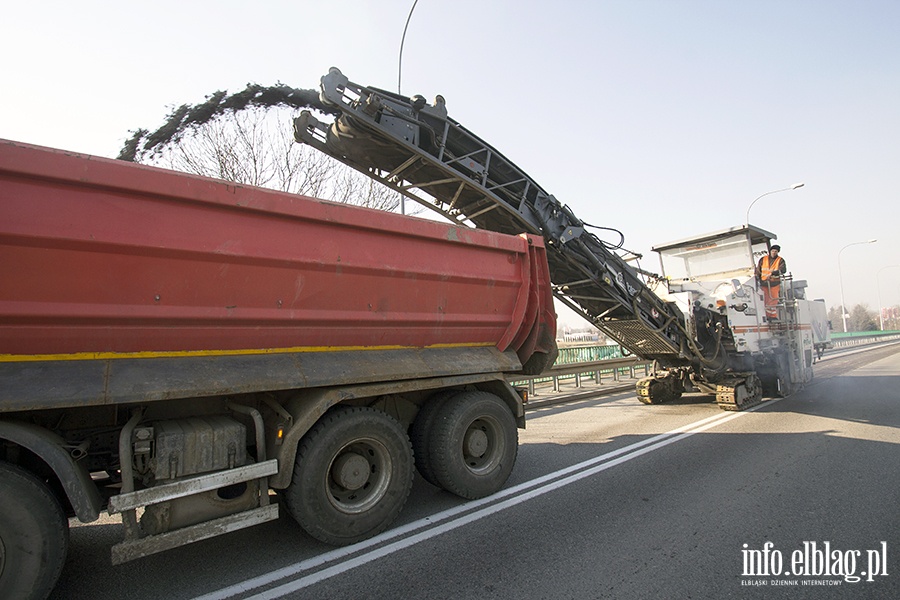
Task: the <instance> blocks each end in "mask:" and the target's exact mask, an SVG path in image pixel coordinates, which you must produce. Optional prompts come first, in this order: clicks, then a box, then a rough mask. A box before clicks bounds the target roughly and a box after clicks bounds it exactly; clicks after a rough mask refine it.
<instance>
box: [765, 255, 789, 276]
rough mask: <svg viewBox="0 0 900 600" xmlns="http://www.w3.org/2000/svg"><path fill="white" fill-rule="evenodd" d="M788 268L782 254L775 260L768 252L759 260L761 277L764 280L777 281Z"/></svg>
mask: <svg viewBox="0 0 900 600" xmlns="http://www.w3.org/2000/svg"><path fill="white" fill-rule="evenodd" d="M785 270H786V265H785V262H784V259H783V258H781V257H780V256H776V257H775V260H772V258H771V257H770V256H769V255H768V254H766V255H765V256H763V257H762V258H761V259H760V261H759V278H760V279H761V280H762V281H769V280H770V279H771V280H772V283H777V282H779V281H780V280H781V274H782V273H784V272H785Z"/></svg>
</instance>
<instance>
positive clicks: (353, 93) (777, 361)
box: [294, 68, 829, 410]
mask: <svg viewBox="0 0 900 600" xmlns="http://www.w3.org/2000/svg"><path fill="white" fill-rule="evenodd" d="M320 100H321V102H322V104H324V105H325V106H327V107H329V108H333V109H334V110H333V111H329V112H334V113H335V114H336V116H335V117H334V118H333V120H331V121H326V120H322V121H320V120H319V119H318V118H316V116H314V115H313V113H311V112H310V111H308V110H304V111H303V112H302V113H301V114H300V116H299V117H297V118H296V119H295V121H294V135H295V139H296V140H297V141H298V142H301V143H305V144H308V145H310V146H312V147H314V148H316V149H318V150H320V151H322V152H324V153H326V154H328V155H329V156H331V157H333V158H335V159H337V160H339V161H341V162H343V163H345V164H347V165H349V166H351V167H353V168H355V169H357V170H359V171H360V172H362V173H364V174H366V175H368V176H370V177H372V178H373V179H375V180H376V181H379V182H380V183H383V184H385V185H386V186H388V187H390V188H392V189H394V190H396V191H397V192H399V193H400V194H402V195H403V196H405V197H407V198H410V199H411V200H414V201H415V202H418V203H420V204H422V205H424V206H427V207H428V208H430V209H431V210H434V211H436V212H438V213H440V214H441V215H443V216H444V217H446V218H447V219H449V220H450V221H451V222H454V223H458V224H462V225H469V226H474V227H476V228H479V229H487V230H491V231H496V232H501V233H507V234H513V235H517V234H521V233H530V234H539V235H542V236H543V237H544V239H545V240H546V244H547V249H548V252H547V259H548V262H549V267H550V274H551V279H552V283H553V293H554V296H555V297H556V298H557V299H558V300H559V301H560V302H562V303H563V304H565V305H566V306H568V307H569V308H570V309H572V310H573V311H575V312H576V313H577V314H579V315H581V316H582V317H584V318H585V319H586V320H587V321H589V322H590V323H591V324H593V325H595V326H596V327H597V328H599V329H600V330H601V331H603V332H604V333H605V334H606V335H608V336H609V337H611V338H612V339H614V340H615V341H616V342H618V343H619V344H621V345H622V347H623V348H625V349H627V350H628V351H630V352H632V353H634V354H635V355H637V356H639V357H642V358H644V359H648V360H652V361H653V364H654V369H653V373H652V375H650V376H648V377H646V378H644V379H642V380H640V381H639V382H638V384H637V395H638V398H639V399H640V400H641V401H642V402H644V403H646V404H658V403H662V402H666V401H671V400H674V399H677V398H678V397H680V396H681V394H682V393H684V392H685V391H701V392H705V393H710V394H715V396H716V401H717V402H718V404H719V406H721V407H722V408H724V409H726V410H741V409H744V408H747V407H750V406H753V405H755V404H758V403H759V402H760V401H761V400H762V399H763V398H764V397H767V396H774V395H779V396H786V395H788V394H790V393H791V392H792V391H794V390H796V389H797V388H798V387H800V386H802V385H803V384H804V383H806V382H808V381H809V380H810V379H811V378H812V366H813V363H814V362H815V360H816V358H817V357H818V356H820V355H821V352H822V350H823V349H824V348H825V346H826V345H827V344H828V341H829V328H828V323H827V317H826V310H825V303H824V302H823V301H820V300H807V299H806V297H805V295H806V287H807V286H806V282H804V281H799V280H797V281H795V280H793V279H792V278H791V277H790V276H788V277H786V278H785V280H784V282H783V284H782V285H781V294H780V298H779V300H778V307H777V312H778V317H777V319H774V318H773V319H771V320H770V319H767V318H766V317H765V309H764V300H763V295H762V291H761V290H760V289H759V286H758V285H757V283H756V278H755V273H754V271H755V269H754V266H755V258H757V257H758V256H761V255H762V254H764V253H766V252H767V251H768V249H769V246H770V245H771V242H772V240H773V239H775V237H776V236H775V234H773V233H771V232H768V231H765V230H763V229H760V228H757V227H754V226H751V225H749V224H748V225H743V226H739V227H734V228H731V229H727V230H723V231H720V232H716V233H711V234H707V235H701V236H696V237H692V238H689V239H684V240H681V241H677V242H672V243H668V244H664V245H660V246H657V247H655V248H654V250H655V251H656V252H658V253H659V255H660V258H661V263H662V275H656V274H653V273H649V272H647V271H644V270H642V269H639V268H637V267H635V266H633V265H632V264H630V262H629V260H628V258H629V257H628V253H627V252H625V251H623V250H621V248H620V246H617V245H614V244H610V243H608V242H605V241H603V240H601V239H600V237H598V235H597V234H596V233H594V231H596V230H597V229H608V228H606V227H596V226H593V225H590V224H588V223H585V222H584V221H582V220H580V219H579V218H578V217H577V216H575V214H574V212H573V211H572V210H571V209H570V208H569V207H568V206H567V205H565V204H562V203H561V202H560V201H559V200H557V199H556V198H555V197H554V196H553V195H552V194H549V193H548V192H547V191H546V190H544V189H543V188H542V187H541V186H540V185H538V184H537V182H536V181H535V180H534V179H532V178H531V177H530V176H529V175H527V174H526V173H525V172H524V171H522V170H521V169H520V168H519V167H517V166H516V165H515V164H514V163H513V162H512V161H510V160H509V159H508V158H506V157H505V156H504V155H503V154H501V153H500V152H498V151H497V150H496V149H495V148H493V147H492V146H491V145H489V144H488V143H486V142H485V141H484V140H482V139H480V138H479V137H477V136H476V135H474V134H473V133H471V132H470V131H468V130H467V129H466V128H465V127H464V126H462V125H460V124H459V123H458V122H456V121H455V120H453V119H452V118H450V117H449V116H448V114H447V107H446V102H445V100H444V98H443V97H441V96H437V97H436V99H435V101H434V103H433V104H428V103H427V101H426V100H425V98H424V97H422V96H419V95H416V96H412V97H406V96H402V95H400V94H395V93H392V92H388V91H385V90H382V89H377V88H373V87H365V86H361V85H359V84H356V83H353V82H351V81H350V80H349V79H348V78H347V77H346V76H345V75H343V73H341V72H340V70H338V69H336V68H332V69H331V70H330V72H329V73H328V74H327V75H325V76H324V77H322V79H321V88H320ZM321 118H322V119H326V117H325V116H321ZM592 230H594V231H592Z"/></svg>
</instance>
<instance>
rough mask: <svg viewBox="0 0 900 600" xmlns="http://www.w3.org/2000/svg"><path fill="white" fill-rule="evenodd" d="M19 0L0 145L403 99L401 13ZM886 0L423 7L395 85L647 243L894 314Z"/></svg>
mask: <svg viewBox="0 0 900 600" xmlns="http://www.w3.org/2000/svg"><path fill="white" fill-rule="evenodd" d="M137 4H138V3H132V2H121V1H116V2H99V1H81V2H71V1H67V2H58V1H55V0H53V1H46V0H45V1H43V2H30V3H28V2H17V3H14V4H12V5H10V6H7V7H6V8H5V9H4V18H3V25H2V35H0V51H2V55H3V56H4V57H5V59H4V61H3V62H4V66H3V70H2V82H3V84H2V94H0V109H2V110H0V138H6V139H12V140H17V141H22V142H29V143H34V144H41V145H46V146H53V147H58V148H64V149H67V150H74V151H79V152H87V153H91V154H97V155H102V156H110V157H112V156H115V155H116V154H117V153H118V150H119V149H120V147H121V145H122V142H123V141H124V140H125V139H126V138H127V137H128V132H129V130H133V129H137V128H140V127H144V128H148V129H151V130H152V129H155V128H156V127H158V126H159V125H161V124H162V123H163V120H164V118H165V116H166V114H167V113H168V111H169V110H170V109H171V108H172V107H173V106H175V105H179V104H184V103H187V104H194V103H198V102H201V101H202V100H203V99H204V97H205V96H206V95H207V94H209V93H211V92H213V91H216V90H219V89H226V90H229V91H237V90H239V89H242V88H243V87H244V86H245V85H246V84H247V83H248V82H256V83H260V84H264V85H270V84H273V83H275V82H276V81H280V82H282V83H285V84H288V85H291V86H294V87H300V88H313V87H316V86H317V85H318V81H319V77H320V76H321V75H323V74H325V73H326V72H327V71H328V68H329V67H331V66H337V67H339V68H340V69H341V70H342V71H343V72H344V74H346V75H347V76H348V77H349V78H350V79H351V80H352V81H355V82H357V83H361V84H365V85H371V86H375V87H381V88H386V89H390V90H396V89H397V79H398V77H397V69H398V64H397V63H398V56H397V54H398V49H399V46H400V39H401V35H402V33H403V26H404V24H405V22H406V17H407V14H408V12H409V9H410V6H411V5H412V0H378V1H375V0H341V1H340V2H331V1H326V0H321V1H319V2H304V1H296V0H295V1H293V2H277V1H274V0H256V2H253V3H248V2H233V1H218V2H211V1H194V2H184V1H179V2H172V1H170V0H157V1H155V2H152V3H150V2H148V3H143V4H144V6H136V5H137ZM898 32H900V2H898V1H896V0H884V1H875V0H853V1H850V0H847V1H843V2H836V1H828V0H810V1H791V0H770V1H759V0H757V1H748V0H743V1H730V0H709V1H678V0H669V1H664V0H630V1H626V0H616V1H608V0H589V1H588V0H585V1H574V0H570V1H567V0H559V1H557V2H538V1H536V0H495V1H492V0H454V1H453V2H449V1H443V2H439V1H437V0H419V2H418V6H417V7H416V10H415V12H414V14H413V16H412V21H411V23H410V28H409V32H408V34H407V39H406V45H405V50H404V57H403V73H402V92H403V93H404V94H408V95H411V94H417V93H418V94H422V95H423V96H425V97H426V98H428V99H429V100H431V99H432V98H433V97H434V96H435V95H436V94H441V95H443V96H444V97H445V98H446V100H447V106H448V110H449V112H450V116H452V117H453V118H455V119H456V120H458V121H460V122H461V123H462V124H463V125H464V126H466V127H467V128H468V129H470V130H472V131H473V132H474V133H475V134H476V135H478V136H480V137H482V138H483V139H485V140H486V141H487V142H488V143H490V144H491V145H493V146H494V147H496V148H497V149H498V150H499V151H501V152H503V153H504V154H505V155H506V156H507V157H508V158H510V159H511V160H513V161H514V162H516V163H518V164H519V166H520V167H522V168H523V169H524V170H526V171H527V172H528V173H529V174H530V175H531V177H533V178H534V179H535V180H537V181H538V182H539V183H540V184H541V186H542V187H544V188H545V189H546V190H547V191H549V192H550V193H553V194H554V195H555V196H556V197H557V198H558V199H560V200H561V201H562V202H564V203H566V204H568V205H569V206H571V207H572V209H573V210H574V212H575V214H576V215H578V216H579V217H580V218H581V219H583V220H585V221H588V222H591V223H595V224H598V225H604V226H608V227H615V228H618V229H620V230H621V231H622V232H623V233H624V234H625V236H626V244H625V245H626V247H627V248H629V249H631V250H634V251H637V252H641V253H643V254H644V255H645V258H644V261H643V263H642V266H643V267H644V268H648V269H651V270H658V266H659V263H658V260H657V259H656V257H655V255H654V254H653V253H652V252H651V250H650V248H651V246H653V245H655V244H658V243H662V242H667V241H671V240H675V239H680V238H684V237H688V236H691V235H694V234H699V233H704V232H708V231H715V230H719V229H724V228H727V227H731V226H734V225H739V224H741V223H742V222H743V221H744V218H745V215H746V211H747V207H748V206H749V204H750V203H751V202H752V201H753V200H754V198H756V197H758V196H759V195H761V194H763V193H765V192H768V191H771V190H777V189H780V188H785V187H789V186H790V185H791V184H793V183H797V182H804V183H805V184H806V185H805V187H803V188H801V189H799V190H796V191H790V192H782V193H778V194H773V195H770V196H766V197H765V198H762V199H761V200H760V201H759V202H757V203H756V205H755V206H754V207H753V210H752V212H751V218H750V220H751V222H753V223H754V224H756V225H758V226H760V227H763V228H765V229H768V230H770V231H773V232H775V233H777V234H778V240H779V242H780V243H781V245H782V247H783V251H782V254H783V256H784V257H785V259H786V260H787V262H788V266H789V267H790V270H791V271H792V272H793V275H794V277H795V279H807V280H808V281H809V283H810V288H809V290H810V293H811V295H812V297H816V298H825V299H826V301H827V302H828V304H829V306H831V305H837V304H839V303H840V288H839V278H838V253H839V251H840V250H841V248H843V247H845V246H846V245H847V244H850V243H853V242H858V241H865V240H868V239H871V238H877V239H878V242H877V243H876V244H871V245H860V246H855V247H851V248H847V249H846V250H845V251H844V252H843V254H842V261H841V265H842V272H843V281H844V292H845V296H846V301H847V304H848V305H853V304H856V303H866V304H868V305H869V306H870V308H872V309H875V308H876V307H877V305H878V296H879V293H880V295H881V298H882V301H883V304H885V305H888V304H890V305H893V304H900V268H885V267H889V266H893V265H900V239H898V235H897V232H898V227H900V217H898V204H900V202H898V201H900V33H898Z"/></svg>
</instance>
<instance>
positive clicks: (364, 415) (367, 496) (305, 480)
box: [284, 406, 413, 545]
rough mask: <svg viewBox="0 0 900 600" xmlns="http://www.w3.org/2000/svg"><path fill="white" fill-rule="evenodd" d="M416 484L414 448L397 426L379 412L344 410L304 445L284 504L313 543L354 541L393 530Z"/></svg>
mask: <svg viewBox="0 0 900 600" xmlns="http://www.w3.org/2000/svg"><path fill="white" fill-rule="evenodd" d="M412 479H413V455H412V448H411V447H410V442H409V437H407V435H406V432H405V431H404V430H403V427H402V426H401V425H400V423H398V422H397V421H396V420H395V419H394V418H393V417H391V416H389V415H388V414H386V413H384V412H382V411H380V410H376V409H374V408H367V407H343V406H341V407H337V408H333V409H331V410H330V411H329V412H327V413H326V414H325V415H324V416H323V417H322V418H321V419H320V420H319V421H318V422H317V423H316V424H315V425H314V426H313V428H312V429H310V431H309V432H307V433H306V435H304V436H303V439H302V440H301V441H300V446H299V448H298V450H297V461H296V463H295V465H294V475H293V478H292V480H291V483H290V485H289V486H288V488H287V489H286V490H285V493H284V500H285V506H286V507H287V509H288V512H289V513H290V514H291V516H293V517H294V519H296V520H297V522H298V523H299V524H300V526H301V527H303V529H304V530H305V531H306V532H307V533H309V534H310V535H311V536H313V537H314V538H316V539H318V540H321V541H323V542H326V543H328V544H334V545H346V544H353V543H355V542H358V541H360V540H364V539H366V538H369V537H372V536H373V535H376V534H378V533H380V532H382V531H384V530H385V529H387V528H388V526H390V524H391V523H392V522H393V521H394V519H395V518H396V517H397V515H398V514H400V510H401V509H402V508H403V505H404V504H405V503H406V498H407V497H408V496H409V491H410V489H411V488H412Z"/></svg>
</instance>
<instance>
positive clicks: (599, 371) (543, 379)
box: [510, 356, 653, 396]
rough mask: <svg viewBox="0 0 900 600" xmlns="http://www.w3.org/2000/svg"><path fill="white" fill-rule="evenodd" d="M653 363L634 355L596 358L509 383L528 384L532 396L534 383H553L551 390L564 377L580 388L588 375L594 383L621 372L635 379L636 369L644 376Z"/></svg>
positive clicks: (558, 384) (613, 377)
mask: <svg viewBox="0 0 900 600" xmlns="http://www.w3.org/2000/svg"><path fill="white" fill-rule="evenodd" d="M652 364H653V362H652V361H649V360H643V359H640V358H638V357H636V356H627V357H625V358H606V359H603V360H596V361H590V362H582V363H572V364H567V365H557V366H554V367H553V368H551V369H550V370H549V371H545V372H544V373H542V374H541V375H536V376H533V377H528V376H522V377H519V376H516V378H515V379H514V380H511V381H510V383H511V384H512V385H522V384H527V385H528V395H529V396H533V395H534V391H535V387H536V384H539V383H547V382H552V383H553V391H554V392H559V391H560V381H561V380H564V379H574V380H575V387H576V388H580V387H581V382H582V378H583V377H584V376H589V377H591V378H592V379H593V382H594V383H596V384H598V385H599V384H601V383H603V379H604V376H605V377H606V378H612V380H613V381H614V382H618V381H619V380H620V378H621V376H622V375H623V373H628V375H629V377H631V379H635V378H636V377H637V375H636V371H637V370H640V369H643V371H644V376H647V375H649V374H650V367H651V365H652Z"/></svg>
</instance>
